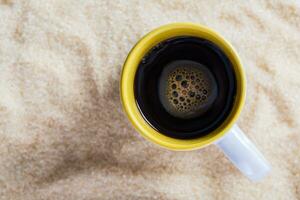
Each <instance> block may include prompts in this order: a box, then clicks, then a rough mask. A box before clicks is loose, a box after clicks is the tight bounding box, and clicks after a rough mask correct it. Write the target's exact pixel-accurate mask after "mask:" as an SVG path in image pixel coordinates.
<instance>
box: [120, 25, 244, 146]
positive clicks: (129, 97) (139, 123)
mask: <svg viewBox="0 0 300 200" xmlns="http://www.w3.org/2000/svg"><path fill="white" fill-rule="evenodd" d="M183 35H184V36H193V37H199V38H203V39H206V40H209V41H211V42H212V43H214V44H216V45H217V46H218V47H219V48H220V49H221V50H222V51H223V52H224V53H225V55H226V56H227V57H228V58H229V60H230V61H231V63H232V66H233V69H234V71H235V75H236V85H237V86H236V87H237V88H236V97H235V101H234V105H233V108H232V109H231V112H230V113H229V115H228V117H227V118H226V119H225V120H224V121H223V123H222V124H221V125H220V126H219V127H218V128H216V129H215V130H213V131H212V132H210V133H209V134H207V135H205V136H203V137H199V138H194V139H189V140H182V139H175V138H172V137H169V136H166V135H163V134H161V133H159V132H158V131H156V130H155V129H154V128H153V127H151V125H150V124H149V123H148V122H147V121H145V119H144V117H143V116H142V114H141V113H140V111H139V109H138V105H137V103H136V99H135V95H134V79H135V74H136V71H137V69H138V66H139V64H140V61H141V60H142V58H143V57H144V56H145V54H146V53H147V52H148V51H150V49H152V48H153V47H154V46H155V45H157V44H158V43H160V42H162V41H164V40H167V39H169V38H174V37H179V36H183ZM245 85H246V83H245V75H244V72H243V69H242V65H241V62H240V60H239V58H238V56H237V53H236V52H235V50H234V49H233V47H232V46H231V45H230V44H229V43H228V42H227V41H226V40H225V39H223V38H222V37H221V36H220V35H218V34H217V33H215V32H214V31H212V30H210V29H209V28H207V27H204V26H201V25H197V24H192V23H175V24H169V25H165V26H162V27H160V28H157V29H155V30H153V31H151V32H150V33H148V34H147V35H146V36H144V37H143V38H142V39H141V40H140V41H139V42H138V43H137V44H136V45H135V46H134V47H133V49H132V50H131V52H130V53H129V55H128V57H127V59H126V62H125V64H124V67H123V71H122V76H121V88H120V89H121V100H122V104H123V107H124V110H125V112H126V114H127V116H128V118H129V120H130V121H131V123H132V124H133V125H134V127H135V128H136V129H137V130H138V132H139V133H140V134H141V135H142V136H144V137H145V138H147V139H149V140H150V141H152V142H154V143H156V144H158V145H161V146H163V147H166V148H168V149H172V150H191V149H197V148H201V147H203V146H205V145H208V144H210V143H212V142H214V141H215V140H217V139H218V138H220V137H222V136H223V135H224V134H225V133H226V132H227V131H228V130H229V129H230V128H231V127H232V125H233V124H234V123H235V121H236V120H237V118H238V116H239V114H240V112H241V110H242V107H243V104H244V101H245V93H246V92H245V90H246V88H245V87H246V86H245Z"/></svg>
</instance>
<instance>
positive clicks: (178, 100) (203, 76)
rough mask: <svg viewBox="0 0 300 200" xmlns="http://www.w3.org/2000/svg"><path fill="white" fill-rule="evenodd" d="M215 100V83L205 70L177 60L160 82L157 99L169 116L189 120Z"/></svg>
mask: <svg viewBox="0 0 300 200" xmlns="http://www.w3.org/2000/svg"><path fill="white" fill-rule="evenodd" d="M216 97H217V83H216V81H215V78H214V77H213V75H212V74H211V72H210V71H209V70H208V69H207V67H206V66H204V65H202V64H200V63H197V62H194V61H190V60H177V61H173V62H171V63H169V64H167V65H166V66H165V67H164V70H163V71H162V74H161V76H160V80H159V98H160V101H161V103H162V105H163V107H164V108H165V109H166V111H167V112H168V113H170V114H171V115H173V116H174V117H179V118H183V119H189V118H193V117H197V116H199V115H201V114H204V113H205V112H206V111H207V110H208V109H209V108H210V106H211V105H212V104H213V103H214V100H215V99H216Z"/></svg>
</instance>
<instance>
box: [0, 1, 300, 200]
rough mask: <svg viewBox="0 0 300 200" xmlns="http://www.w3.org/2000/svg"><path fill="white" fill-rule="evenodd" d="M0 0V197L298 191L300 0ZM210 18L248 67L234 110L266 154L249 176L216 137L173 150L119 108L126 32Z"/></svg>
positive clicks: (133, 36) (280, 195)
mask: <svg viewBox="0 0 300 200" xmlns="http://www.w3.org/2000/svg"><path fill="white" fill-rule="evenodd" d="M220 2H221V1H215V0H213V1H197V0H195V1H182V0H178V1H162V0H153V1H109V0H107V1H97V0H95V1H83V0H82V1H59V0H57V1H38V0H36V1H27V0H26V1H17V0H16V1H14V0H0V69H1V71H0V199H1V200H2V199H3V200H10V199H13V200H19V199H22V200H23V199H24V200H37V199H51V200H56V199H72V200H73V199H75V200H77V199H78V200H79V199H80V200H82V199H93V200H94V199H247V200H249V199H250V200H251V199H272V200H273V199H289V200H292V199H300V150H299V146H300V135H299V134H300V132H299V127H300V106H299V102H300V94H299V93H300V91H299V88H300V79H299V77H300V34H299V33H300V5H299V4H300V3H299V1H298V2H297V1H285V0H282V1H258V0H257V1H251V3H249V1H226V3H225V1H222V3H220ZM175 21H192V22H197V23H201V24H205V25H208V26H210V27H211V28H214V29H215V30H217V31H218V32H220V33H221V34H222V35H224V36H225V37H226V38H227V39H228V40H229V41H231V42H232V44H233V45H234V47H235V48H236V49H237V51H238V52H239V54H240V56H241V58H242V60H243V63H244V66H245V68H246V71H247V79H248V93H247V95H248V96H247V100H246V106H245V108H244V110H243V113H242V115H241V118H240V120H239V122H238V124H239V125H240V127H241V128H242V129H243V130H244V131H245V132H246V134H247V135H248V136H249V137H250V138H251V139H252V140H253V141H254V143H255V144H256V145H257V146H258V147H259V149H260V150H261V151H262V152H263V153H264V155H265V157H266V158H267V159H268V160H269V161H270V162H271V164H272V166H273V171H272V174H271V175H270V176H269V177H267V178H266V179H264V180H263V181H262V182H260V183H256V184H254V183H251V182H250V181H248V180H247V179H246V178H245V177H243V176H242V175H241V174H240V173H239V172H238V171H237V170H236V169H235V168H234V167H233V166H232V165H231V164H230V163H229V161H228V160H227V159H225V158H224V156H223V154H222V153H221V152H220V151H219V150H218V149H217V148H216V147H214V146H209V147H208V148H205V149H203V150H200V151H193V152H171V151H167V150H164V149H161V148H159V147H157V146H155V145H153V144H151V143H149V142H146V141H144V140H143V139H142V138H141V137H140V136H138V134H137V133H136V132H135V131H134V130H133V129H132V128H131V126H130V125H129V123H128V121H127V119H126V118H125V117H124V115H123V113H122V109H121V106H120V103H119V95H118V79H119V75H120V70H121V67H122V63H123V61H124V59H125V58H126V55H127V53H128V52H129V50H130V48H131V47H132V46H133V45H134V43H135V42H136V41H137V40H138V39H139V38H140V37H141V36H142V35H143V34H145V33H147V32H148V31H150V30H151V29H153V28H155V27H157V26H159V25H162V24H165V23H169V22H175Z"/></svg>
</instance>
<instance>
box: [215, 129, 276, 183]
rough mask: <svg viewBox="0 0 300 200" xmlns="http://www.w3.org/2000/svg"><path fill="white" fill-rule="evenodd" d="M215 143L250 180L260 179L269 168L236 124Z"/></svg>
mask: <svg viewBox="0 0 300 200" xmlns="http://www.w3.org/2000/svg"><path fill="white" fill-rule="evenodd" d="M215 145H217V146H218V147H219V148H220V149H221V150H222V151H223V152H224V154H225V155H226V157H227V158H229V160H231V162H232V163H233V164H234V165H235V166H236V167H237V168H238V169H239V170H240V171H241V172H242V173H243V174H244V175H246V176H247V177H248V178H249V179H250V180H252V181H259V180H261V179H262V178H263V177H265V176H266V175H267V174H268V172H270V170H271V166H270V164H269V163H268V161H267V160H266V159H265V158H264V156H263V155H262V154H261V153H260V152H259V151H258V149H257V148H256V147H255V146H254V144H253V143H252V142H251V141H250V140H249V139H248V138H247V137H246V136H245V134H244V133H243V131H242V130H241V129H240V128H239V127H238V126H237V125H234V126H233V128H232V129H231V130H230V131H229V132H228V133H226V134H225V136H223V137H222V138H221V139H219V140H218V141H216V142H215Z"/></svg>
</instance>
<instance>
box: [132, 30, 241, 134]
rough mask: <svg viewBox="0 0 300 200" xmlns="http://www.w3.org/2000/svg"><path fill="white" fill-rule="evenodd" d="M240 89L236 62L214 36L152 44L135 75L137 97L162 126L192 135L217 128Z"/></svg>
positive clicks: (151, 118) (151, 120) (167, 131)
mask: <svg viewBox="0 0 300 200" xmlns="http://www.w3.org/2000/svg"><path fill="white" fill-rule="evenodd" d="M235 93H236V81H235V74H234V71H233V67H232V64H231V62H230V61H229V59H228V58H227V57H226V55H225V54H224V52H222V50H221V49H220V48H219V47H217V46H216V45H215V44H213V43H212V42H210V41H208V40H205V39H201V38H196V37H188V36H186V37H185V36H183V37H176V38H171V39H168V40H166V41H163V42H161V43H159V44H158V45H156V46H155V47H154V48H152V49H151V50H150V51H149V52H148V53H147V55H145V57H144V58H143V59H142V61H141V63H140V65H139V68H138V70H137V73H136V76H135V98H136V101H137V104H138V107H139V109H140V112H141V113H142V115H143V117H144V118H145V120H146V121H147V122H148V123H149V124H150V125H151V126H152V127H153V128H154V129H156V130H157V131H158V132H160V133H162V134H165V135H167V136H170V137H173V138H180V139H191V138H197V137H201V136H204V135H206V134H207V133H209V132H211V131H212V130H214V129H216V128H217V127H218V126H219V125H220V124H222V122H223V121H224V120H225V119H226V117H227V116H228V115H229V113H230V112H231V109H232V107H233V103H234V98H235Z"/></svg>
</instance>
